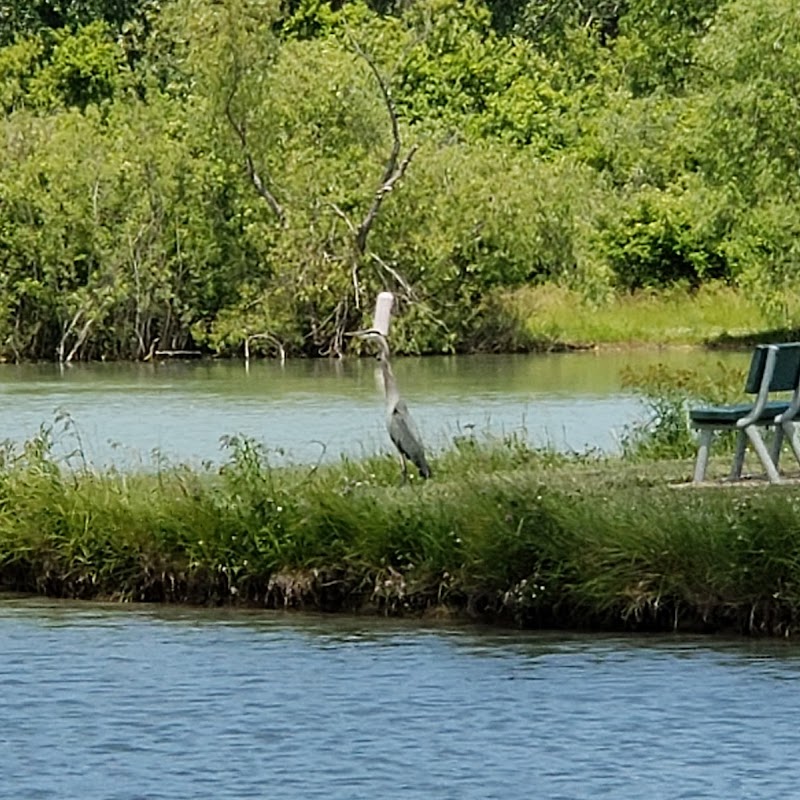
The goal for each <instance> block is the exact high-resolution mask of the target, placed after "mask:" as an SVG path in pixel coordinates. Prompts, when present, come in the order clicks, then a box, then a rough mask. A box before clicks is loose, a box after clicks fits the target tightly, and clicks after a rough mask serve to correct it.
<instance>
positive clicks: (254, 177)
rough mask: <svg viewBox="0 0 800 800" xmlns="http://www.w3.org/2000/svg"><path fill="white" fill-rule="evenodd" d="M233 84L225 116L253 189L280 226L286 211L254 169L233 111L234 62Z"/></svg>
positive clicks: (236, 69)
mask: <svg viewBox="0 0 800 800" xmlns="http://www.w3.org/2000/svg"><path fill="white" fill-rule="evenodd" d="M233 73H234V74H233V86H231V90H230V92H229V93H228V97H227V98H226V100H225V116H226V117H227V119H228V122H229V123H230V126H231V128H233V130H234V132H235V133H236V136H237V137H238V139H239V143H240V144H241V146H242V153H243V154H244V164H245V169H246V170H247V177H248V178H250V182H251V183H252V184H253V186H254V187H255V190H256V191H257V192H258V194H259V196H260V197H261V198H262V199H264V200H265V201H266V202H267V205H268V206H269V207H270V208H271V209H272V212H273V213H274V214H275V216H276V217H277V218H278V220H279V221H280V223H281V225H282V226H285V225H286V212H285V211H284V210H283V206H282V205H281V204H280V203H279V202H278V198H277V197H275V195H274V194H273V193H272V192H271V191H270V190H269V188H268V187H267V185H266V184H265V183H264V181H263V180H262V179H261V175H260V174H259V172H258V170H257V169H256V165H255V162H254V161H253V156H252V154H251V153H250V149H249V148H248V146H247V129H246V127H245V123H244V122H240V121H239V120H237V119H236V117H235V115H234V113H233V108H232V105H233V98H234V97H235V96H236V92H237V90H238V88H239V65H238V64H234V67H233Z"/></svg>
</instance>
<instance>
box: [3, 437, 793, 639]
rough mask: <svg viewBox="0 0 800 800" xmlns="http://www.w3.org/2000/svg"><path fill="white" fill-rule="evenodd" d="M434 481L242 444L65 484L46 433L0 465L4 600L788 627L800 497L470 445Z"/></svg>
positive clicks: (67, 477)
mask: <svg viewBox="0 0 800 800" xmlns="http://www.w3.org/2000/svg"><path fill="white" fill-rule="evenodd" d="M434 468H435V470H436V478H435V480H433V481H431V482H429V483H427V484H420V483H419V482H413V483H412V484H411V485H409V486H399V485H398V481H397V478H398V476H397V467H396V464H395V463H394V461H393V460H392V459H390V458H384V457H380V458H375V459H371V460H366V461H359V462H342V463H340V464H337V465H334V466H330V467H325V468H322V467H320V468H318V469H313V468H303V469H301V468H297V469H281V470H276V469H272V468H270V466H269V464H268V463H267V461H266V459H265V458H264V457H263V456H262V454H261V453H259V451H258V450H257V448H255V447H254V446H253V445H252V443H250V442H247V441H235V442H233V443H232V446H231V454H230V460H229V462H228V463H227V464H226V465H225V467H224V468H223V469H222V470H221V471H219V472H213V473H212V472H197V471H193V470H190V469H188V468H185V467H175V468H169V469H164V470H163V471H161V472H160V473H159V474H150V475H145V474H137V475H125V474H119V473H116V472H113V471H111V472H104V473H96V472H90V471H83V472H71V471H67V470H64V469H63V468H61V467H60V466H59V465H57V464H56V463H54V461H53V460H52V459H51V458H50V456H49V454H48V447H47V441H46V438H42V439H39V440H36V441H33V442H30V443H28V445H27V447H26V449H25V451H24V452H21V453H14V452H11V451H6V452H5V454H4V460H3V465H2V469H0V588H3V589H12V590H20V591H28V592H37V593H41V594H47V595H52V596H61V597H77V598H87V599H89V598H112V599H117V600H121V601H126V600H128V601H157V602H161V601H166V602H179V603H201V604H226V603H235V604H246V605H253V606H260V607H278V608H283V607H297V608H310V609H322V610H328V611H371V612H378V613H385V614H400V613H414V614H417V613H426V612H434V611H435V612H446V613H453V614H463V615H470V616H473V617H478V618H482V619H487V620H497V621H500V622H504V623H512V624H517V625H522V626H557V627H564V628H596V629H647V630H672V629H679V630H688V629H691V630H697V629H702V630H717V629H727V630H730V629H735V630H739V631H742V632H758V633H768V634H789V633H791V632H792V631H793V630H794V628H795V627H796V625H797V624H798V621H800V513H798V512H799V511H800V493H798V491H797V490H796V489H793V488H790V487H765V486H754V487H753V488H750V489H732V488H724V489H723V488H720V489H702V490H694V489H676V488H670V487H669V486H668V485H667V484H668V483H669V482H671V481H676V480H683V479H685V478H686V477H687V476H688V474H689V465H688V463H686V462H684V461H674V462H660V463H659V462H651V463H649V464H641V463H640V464H634V463H626V462H624V461H621V460H616V459H614V460H596V459H594V458H588V457H583V458H576V457H569V458H567V457H564V456H558V455H555V454H553V453H549V452H544V451H534V450H530V449H529V448H528V447H527V446H525V445H523V444H522V443H520V442H518V441H515V440H513V439H512V440H508V441H505V442H498V443H494V444H480V445H479V444H476V443H474V442H470V441H466V442H462V443H461V444H460V445H459V446H457V447H455V448H454V449H453V450H452V451H450V452H447V453H444V454H441V455H440V456H439V457H438V458H437V459H436V461H435V467H434Z"/></svg>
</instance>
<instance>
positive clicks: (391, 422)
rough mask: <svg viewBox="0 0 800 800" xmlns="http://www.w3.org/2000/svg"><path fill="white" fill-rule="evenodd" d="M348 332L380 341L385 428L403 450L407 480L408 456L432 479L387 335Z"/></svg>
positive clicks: (401, 458)
mask: <svg viewBox="0 0 800 800" xmlns="http://www.w3.org/2000/svg"><path fill="white" fill-rule="evenodd" d="M349 335H350V336H358V337H360V338H361V339H367V340H369V341H373V342H377V343H378V348H379V352H378V361H379V362H380V365H381V373H382V374H383V391H384V394H385V396H386V428H387V429H388V431H389V438H390V439H391V440H392V442H393V443H394V446H395V447H396V448H397V450H398V451H399V453H400V464H401V466H402V468H403V480H404V481H405V480H407V479H408V466H407V464H406V459H408V460H409V461H410V462H411V463H412V464H414V466H416V468H417V469H418V470H419V474H420V477H421V478H430V477H431V468H430V467H429V466H428V461H427V459H426V458H425V448H424V446H423V444H422V437H421V436H420V435H419V431H418V430H417V426H416V425H415V424H414V420H413V419H412V418H411V412H410V411H409V410H408V406H407V405H406V401H405V400H403V398H402V397H400V391H399V390H398V388H397V381H396V380H395V377H394V372H392V364H391V362H390V361H389V343H388V342H387V341H386V337H385V336H384V335H383V334H382V333H381V332H380V331H379V330H377V329H375V328H369V329H367V330H364V331H354V332H353V333H351V334H349Z"/></svg>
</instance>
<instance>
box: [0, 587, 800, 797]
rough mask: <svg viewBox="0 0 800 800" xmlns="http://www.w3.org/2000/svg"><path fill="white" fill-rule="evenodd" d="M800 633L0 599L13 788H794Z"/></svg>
mask: <svg viewBox="0 0 800 800" xmlns="http://www.w3.org/2000/svg"><path fill="white" fill-rule="evenodd" d="M799 678H800V647H798V645H796V644H792V643H786V642H764V641H761V642H759V641H755V642H754V641H725V640H717V639H713V638H711V639H700V638H696V639H685V638H673V637H669V636H667V637H661V638H652V639H647V638H604V637H589V636H569V637H567V636H556V635H552V634H548V635H544V634H526V635H523V634H520V633H503V632H497V631H493V632H492V631H486V630H480V629H472V628H457V627H446V626H435V627H421V626H419V625H418V624H415V625H411V624H400V623H393V622H389V621H386V620H360V619H349V620H341V619H334V618H330V617H327V618H326V617H305V616H300V615H296V616H275V615H271V614H268V613H246V614H245V613H241V612H238V613H232V612H229V613H221V612H219V613H213V612H204V611H192V610H172V611H170V610H163V609H161V610H159V609H150V608H134V609H120V608H117V609H112V608H107V607H103V606H94V605H79V604H68V603H65V604H55V603H50V602H46V601H42V600H28V599H19V598H13V597H5V598H3V597H0V681H2V687H3V689H2V692H0V719H2V721H3V724H2V727H1V728H0V775H2V779H0V798H3V800H5V799H6V798H8V800H12V799H13V800H18V799H19V798H25V800H35V799H36V798H47V799H48V800H50V799H51V798H61V797H63V798H90V799H92V798H103V800H106V799H107V800H134V798H152V799H153V800H155V799H156V798H164V799H165V800H175V799H176V798H214V799H215V800H222V799H223V798H291V799H292V800H293V799H294V798H298V799H302V798H324V800H353V799H354V798H403V799H404V800H431V799H433V800H444V799H450V798H452V800H489V799H490V798H498V800H500V799H501V798H502V800H506V799H507V798H534V797H536V798H548V799H549V800H559V799H561V798H563V799H564V800H567V799H568V800H584V798H585V799H586V800H590V799H591V800H593V799H594V798H624V800H630V799H631V798H647V800H661V799H662V798H663V799H664V800H666V799H667V798H669V799H670V800H673V799H674V798H691V800H702V799H703V798H713V799H714V800H734V799H738V798H741V799H742V800H744V799H745V798H747V800H750V799H751V798H793V797H797V796H798V792H800V790H798V767H797V753H798V752H799V751H800V727H798V722H797V720H798V712H800V697H798V693H797V691H796V687H797V682H798V679H799Z"/></svg>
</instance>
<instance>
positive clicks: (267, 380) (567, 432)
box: [0, 350, 748, 466]
mask: <svg viewBox="0 0 800 800" xmlns="http://www.w3.org/2000/svg"><path fill="white" fill-rule="evenodd" d="M747 358H748V356H747V354H741V353H734V354H731V353H725V354H705V353H699V352H696V351H688V350H667V351H656V350H643V351H638V350H637V351H624V352H623V351H620V352H602V353H594V352H588V353H562V354H537V355H513V356H458V357H436V358H406V359H396V360H395V364H394V367H395V372H396V374H397V378H398V381H399V384H400V387H401V390H402V392H403V394H404V396H405V397H406V399H407V401H408V403H409V405H410V406H411V409H412V413H413V415H414V417H415V419H416V421H417V424H418V426H419V428H420V429H421V431H422V433H423V436H424V438H425V440H426V443H427V444H428V446H429V448H430V449H432V450H436V449H440V448H444V447H446V446H447V445H448V444H449V442H450V441H451V440H452V438H453V437H454V436H457V435H460V434H463V433H464V432H465V431H473V432H476V433H477V434H492V435H503V434H509V433H512V432H513V433H518V434H520V435H523V436H525V437H527V438H528V439H529V440H530V441H531V442H532V443H533V444H536V445H552V446H554V447H556V448H559V449H562V450H565V449H571V450H578V451H582V450H585V449H587V448H599V449H602V450H608V451H613V450H614V449H615V448H617V446H618V444H619V438H620V435H621V433H622V431H623V430H624V428H625V426H626V425H629V424H631V423H633V422H634V421H636V420H637V419H641V418H642V417H643V416H645V415H646V414H645V410H644V409H643V407H642V404H641V402H640V401H639V399H638V398H636V397H634V396H632V395H631V394H630V393H626V392H624V391H623V390H622V388H621V381H620V373H621V371H622V369H623V368H624V367H630V368H633V369H643V368H645V367H646V366H648V365H652V364H654V363H658V362H664V363H668V364H670V365H671V366H682V367H694V366H697V365H701V367H702V366H703V365H706V366H710V365H712V364H713V363H715V362H716V361H719V360H726V361H728V362H732V363H741V364H744V363H745V362H746V360H747ZM61 412H66V413H67V414H68V415H69V423H68V424H65V422H64V421H63V420H62V421H60V422H59V423H58V424H54V423H55V420H56V417H57V416H58V415H59V414H60V413H61ZM43 424H44V425H50V426H54V433H55V436H56V439H57V451H58V452H60V453H61V454H63V455H65V456H66V455H68V454H70V453H73V452H75V451H76V450H78V451H80V452H81V453H82V454H83V455H85V456H86V457H87V458H88V459H89V460H90V461H92V462H93V463H96V464H98V465H101V464H108V463H114V464H119V465H128V466H129V465H137V464H148V463H152V461H153V453H154V452H156V451H157V452H158V453H160V454H161V456H165V457H167V458H168V459H170V460H173V461H189V462H200V461H206V460H207V461H219V460H221V459H222V458H224V454H223V453H222V452H221V449H220V441H221V439H222V437H225V436H230V435H234V434H239V433H242V434H245V435H247V436H251V437H253V438H255V439H256V440H257V441H259V442H262V443H263V444H264V445H265V446H266V447H268V448H270V449H271V450H272V451H273V454H274V455H275V458H276V459H279V458H281V457H285V458H287V459H290V460H292V461H297V462H311V461H316V460H317V459H319V458H320V457H322V458H325V459H331V458H338V457H339V456H340V455H341V454H346V455H349V456H361V455H365V454H373V453H375V452H379V451H382V450H385V449H388V444H387V436H386V432H385V430H384V427H383V404H382V395H381V388H380V385H379V383H378V380H377V373H376V369H375V362H374V361H373V360H372V359H344V360H339V361H336V360H315V361H306V360H298V361H290V362H287V363H286V364H283V365H282V364H280V363H277V362H273V361H257V362H253V363H251V364H250V366H249V368H245V365H244V364H243V363H242V362H230V361H226V362H221V361H204V362H183V363H173V362H168V363H161V364H88V365H84V364H76V365H72V366H69V367H67V368H61V367H59V366H58V365H52V364H44V365H43V364H37V365H21V366H17V365H2V366H0V439H10V440H12V441H14V442H20V441H23V440H24V439H25V438H28V437H30V436H31V435H33V434H34V433H36V431H38V430H39V428H40V426H41V425H43ZM281 454H284V455H283V456H281Z"/></svg>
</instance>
